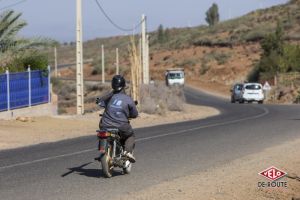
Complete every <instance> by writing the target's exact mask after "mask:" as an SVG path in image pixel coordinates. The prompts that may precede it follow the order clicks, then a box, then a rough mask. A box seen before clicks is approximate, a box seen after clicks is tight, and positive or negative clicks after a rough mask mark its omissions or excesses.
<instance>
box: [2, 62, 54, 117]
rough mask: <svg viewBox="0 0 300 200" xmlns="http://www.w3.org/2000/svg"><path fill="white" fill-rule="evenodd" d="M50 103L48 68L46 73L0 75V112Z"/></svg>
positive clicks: (36, 71) (37, 71)
mask: <svg viewBox="0 0 300 200" xmlns="http://www.w3.org/2000/svg"><path fill="white" fill-rule="evenodd" d="M50 101H51V98H50V67H48V70H46V71H43V70H34V71H31V70H30V69H28V71H27V72H17V73H9V72H8V71H7V72H6V73H5V74H0V112H1V111H8V110H13V109H18V108H23V107H30V106H33V105H38V104H43V103H48V102H50Z"/></svg>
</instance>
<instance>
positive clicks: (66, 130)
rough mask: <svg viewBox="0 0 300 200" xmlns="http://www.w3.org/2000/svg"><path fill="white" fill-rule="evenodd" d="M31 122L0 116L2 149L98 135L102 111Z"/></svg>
mask: <svg viewBox="0 0 300 200" xmlns="http://www.w3.org/2000/svg"><path fill="white" fill-rule="evenodd" d="M218 114H219V111H218V110H216V109H214V108H210V107H204V106H195V105H189V104H186V105H185V109H184V111H183V112H168V113H167V114H166V116H159V115H147V114H144V113H141V114H140V116H139V117H138V118H137V119H134V120H132V121H131V124H132V126H133V128H140V127H146V126H154V125H159V124H167V123H175V122H180V121H188V120H193V119H203V118H207V117H210V116H214V115H218ZM32 120H33V121H31V122H21V121H16V120H10V121H6V120H0V127H1V129H0V150H3V149H10V148H17V147H22V146H28V145H33V144H39V143H46V142H55V141H59V140H63V139H69V138H75V137H80V136H87V135H95V130H96V129H97V128H98V122H99V113H93V114H87V115H84V116H57V117H37V118H32Z"/></svg>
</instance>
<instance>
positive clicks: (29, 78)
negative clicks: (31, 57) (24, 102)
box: [27, 67, 31, 107]
mask: <svg viewBox="0 0 300 200" xmlns="http://www.w3.org/2000/svg"><path fill="white" fill-rule="evenodd" d="M27 71H28V90H29V92H28V93H29V95H28V96H29V98H28V100H29V101H28V103H29V107H31V70H30V67H28V69H27Z"/></svg>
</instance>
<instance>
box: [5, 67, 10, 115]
mask: <svg viewBox="0 0 300 200" xmlns="http://www.w3.org/2000/svg"><path fill="white" fill-rule="evenodd" d="M9 82H10V81H9V71H8V70H6V83H7V111H9V110H10V87H9Z"/></svg>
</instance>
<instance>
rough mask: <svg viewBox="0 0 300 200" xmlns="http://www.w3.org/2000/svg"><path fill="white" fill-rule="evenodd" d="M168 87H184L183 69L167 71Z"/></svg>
mask: <svg viewBox="0 0 300 200" xmlns="http://www.w3.org/2000/svg"><path fill="white" fill-rule="evenodd" d="M165 76H166V85H167V86H173V85H179V86H184V71H183V70H181V69H170V70H167V72H166V74H165Z"/></svg>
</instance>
